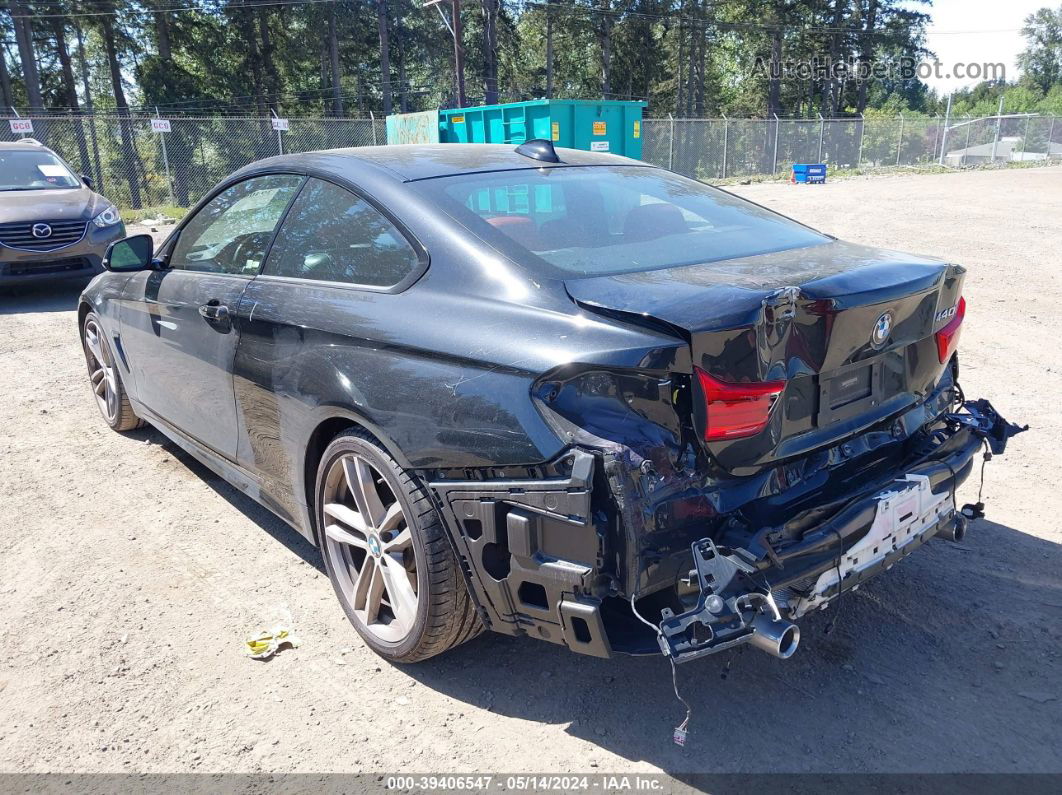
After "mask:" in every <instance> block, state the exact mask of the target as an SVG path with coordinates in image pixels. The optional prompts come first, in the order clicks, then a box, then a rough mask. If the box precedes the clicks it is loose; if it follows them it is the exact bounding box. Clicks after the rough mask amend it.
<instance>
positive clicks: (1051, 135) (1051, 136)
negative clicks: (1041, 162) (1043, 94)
mask: <svg viewBox="0 0 1062 795" xmlns="http://www.w3.org/2000/svg"><path fill="white" fill-rule="evenodd" d="M1055 118H1056V117H1055V116H1051V126H1050V127H1048V128H1047V162H1049V163H1050V162H1051V144H1052V143H1054V140H1055Z"/></svg>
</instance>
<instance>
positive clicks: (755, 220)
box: [421, 166, 830, 278]
mask: <svg viewBox="0 0 1062 795" xmlns="http://www.w3.org/2000/svg"><path fill="white" fill-rule="evenodd" d="M421 186H422V187H423V188H424V189H425V190H427V191H429V192H430V193H432V194H433V197H434V198H435V200H436V201H438V202H439V203H440V204H442V205H443V206H444V207H445V208H446V209H447V211H448V212H450V214H451V215H453V216H454V217H456V218H457V219H458V220H460V221H461V222H462V223H463V224H464V225H465V226H467V227H468V228H469V229H470V230H472V231H474V232H476V234H478V235H479V236H480V237H482V238H483V239H485V240H487V241H488V242H493V243H494V244H497V245H498V247H499V248H502V249H504V248H508V247H510V246H511V244H515V245H516V246H518V247H519V248H520V249H522V251H526V252H530V253H532V254H534V255H536V256H535V257H534V258H529V257H526V256H525V257H522V258H521V261H528V262H531V263H537V264H538V265H539V267H540V269H541V270H543V271H547V272H548V271H551V270H552V271H554V272H555V275H556V276H558V277H559V278H567V277H571V276H605V275H614V274H619V273H633V272H636V271H648V270H657V269H660V268H671V267H677V266H681V265H694V264H697V263H703V262H713V261H718V260H725V259H733V258H736V257H749V256H754V255H756V254H767V253H769V252H772V251H784V250H787V249H792V248H801V247H804V246H814V245H818V244H820V243H826V242H829V240H830V238H828V237H826V236H825V235H822V234H820V233H818V232H815V231H814V230H812V229H809V228H807V227H806V226H802V225H801V224H798V223H796V222H795V221H790V220H789V219H787V218H784V217H782V216H780V215H776V214H775V213H772V212H771V211H769V210H766V209H764V208H762V207H759V206H757V205H755V204H752V203H750V202H747V201H744V200H743V199H739V198H737V197H736V196H732V195H730V194H729V193H726V192H724V191H721V190H718V189H716V188H712V187H710V186H708V185H705V184H703V183H701V182H696V181H694V180H691V179H687V178H685V177H680V176H678V175H677V174H672V173H671V172H669V171H664V170H663V169H658V168H645V167H640V166H615V167H601V166H592V167H568V168H543V169H524V170H520V171H502V172H494V173H489V174H462V175H459V176H454V177H444V178H440V179H433V180H425V181H424V182H422V183H421Z"/></svg>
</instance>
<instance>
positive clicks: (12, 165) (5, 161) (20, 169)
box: [0, 150, 81, 190]
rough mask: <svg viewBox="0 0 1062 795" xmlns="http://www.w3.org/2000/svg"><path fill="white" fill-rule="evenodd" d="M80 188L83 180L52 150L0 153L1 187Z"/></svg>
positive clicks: (33, 188)
mask: <svg viewBox="0 0 1062 795" xmlns="http://www.w3.org/2000/svg"><path fill="white" fill-rule="evenodd" d="M80 187H81V180H79V179H78V178H77V177H75V176H74V175H73V174H71V173H70V169H68V168H67V167H66V166H65V165H64V164H63V161H62V160H60V159H59V158H58V157H56V156H55V155H53V154H51V153H50V152H27V151H23V150H20V151H15V152H0V190H51V189H53V188H80Z"/></svg>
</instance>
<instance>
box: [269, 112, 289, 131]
mask: <svg viewBox="0 0 1062 795" xmlns="http://www.w3.org/2000/svg"><path fill="white" fill-rule="evenodd" d="M273 129H274V130H276V131H277V132H287V131H288V120H287V119H278V118H277V117H276V116H274V117H273Z"/></svg>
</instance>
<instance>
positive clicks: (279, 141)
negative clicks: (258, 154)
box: [269, 108, 284, 154]
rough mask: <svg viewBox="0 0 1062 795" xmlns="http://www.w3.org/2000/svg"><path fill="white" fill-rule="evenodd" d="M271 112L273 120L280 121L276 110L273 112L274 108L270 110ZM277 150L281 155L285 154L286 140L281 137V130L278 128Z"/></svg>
mask: <svg viewBox="0 0 1062 795" xmlns="http://www.w3.org/2000/svg"><path fill="white" fill-rule="evenodd" d="M269 112H270V113H272V114H273V118H274V119H279V118H280V117H279V116H278V115H277V112H276V111H275V110H273V109H272V108H270V109H269ZM277 149H278V150H279V151H280V154H284V139H283V138H281V137H280V128H279V127H278V128H277Z"/></svg>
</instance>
